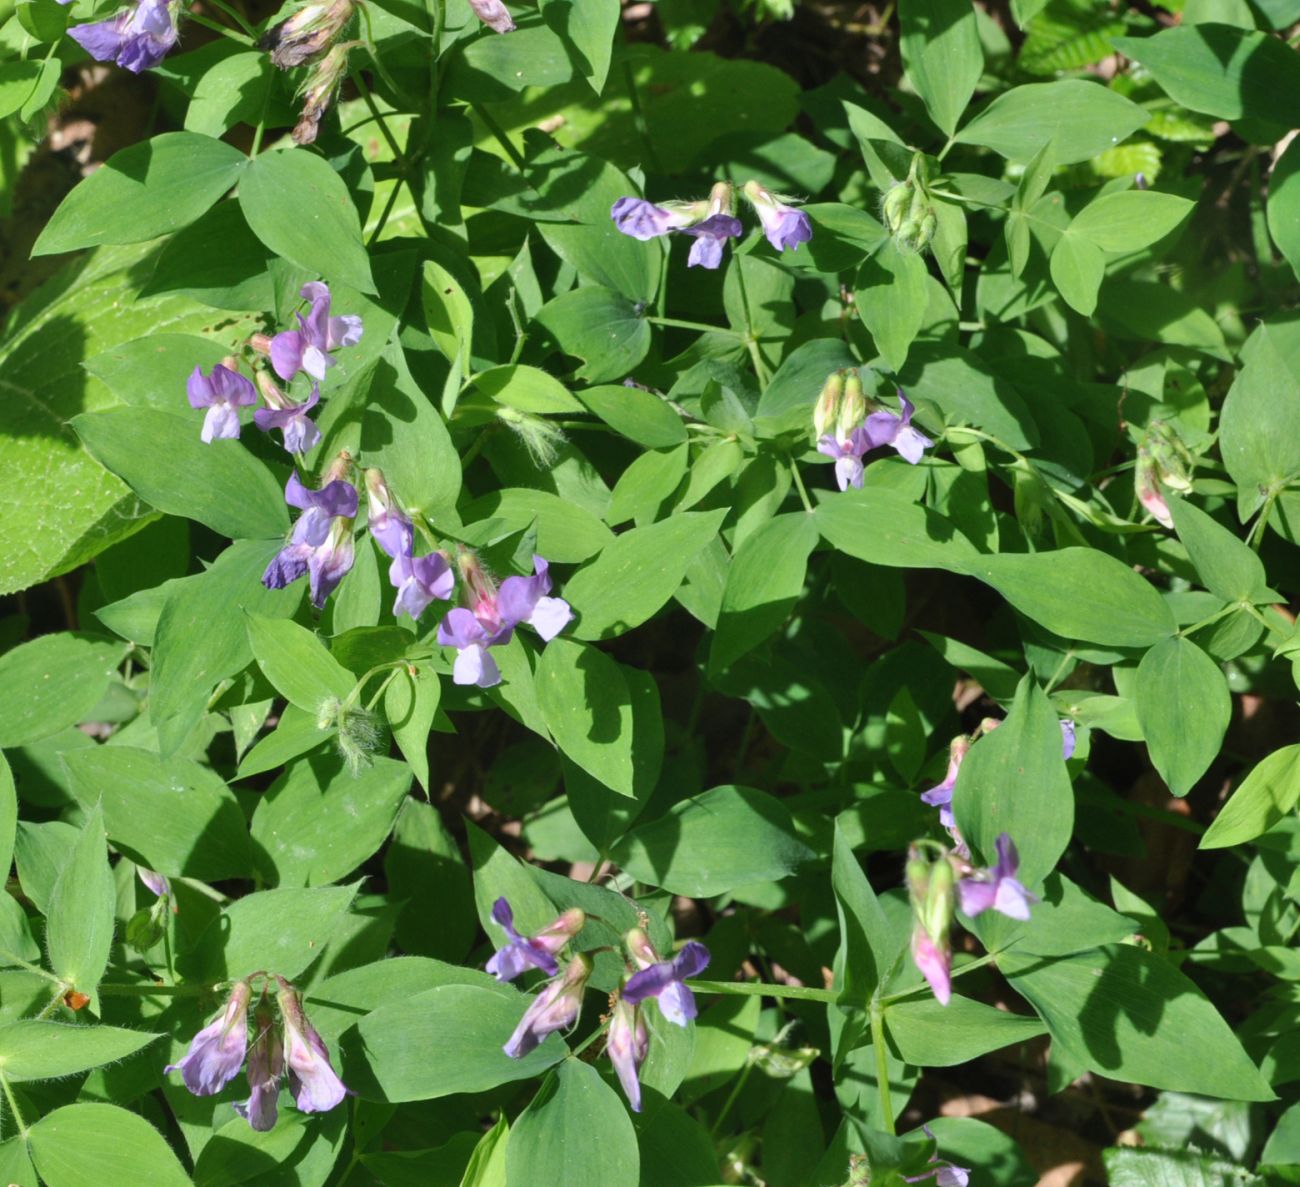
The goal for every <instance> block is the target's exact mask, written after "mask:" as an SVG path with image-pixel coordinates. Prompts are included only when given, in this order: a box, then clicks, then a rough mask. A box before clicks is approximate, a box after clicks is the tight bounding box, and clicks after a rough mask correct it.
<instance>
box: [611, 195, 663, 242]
mask: <svg viewBox="0 0 1300 1187" xmlns="http://www.w3.org/2000/svg"><path fill="white" fill-rule="evenodd" d="M609 214H610V217H611V218H612V219H613V220H614V226H615V227H617V228H618V230H620V231H621V232H622V233H623V234H624V235H630V236H631V237H632V238H633V239H640V240H642V241H643V242H644V241H645V240H648V239H654V238H657V237H658V236H660V235H666V234H668V232H669V231H670V230H672V227H673V216H672V214H671V212H669V211H667V210H664V209H663V207H661V206H656V205H655V204H654V203H653V202H647V201H646V200H645V199H644V198H620V199H619V200H618V201H617V202H615V203H614V205H613V206H612V207H611V208H610V212H609Z"/></svg>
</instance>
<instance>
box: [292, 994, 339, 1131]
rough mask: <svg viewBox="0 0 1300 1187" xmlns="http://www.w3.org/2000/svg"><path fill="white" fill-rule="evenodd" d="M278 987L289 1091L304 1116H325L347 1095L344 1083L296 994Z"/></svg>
mask: <svg viewBox="0 0 1300 1187" xmlns="http://www.w3.org/2000/svg"><path fill="white" fill-rule="evenodd" d="M276 980H277V981H279V983H280V992H279V995H278V997H279V1002H280V1017H281V1018H282V1019H283V1020H284V1061H285V1064H286V1066H287V1067H288V1069H289V1090H290V1091H291V1092H292V1093H293V1099H294V1103H295V1104H296V1105H297V1106H298V1108H299V1109H300V1110H301V1111H302V1112H304V1113H325V1112H328V1111H329V1110H330V1109H332V1108H334V1106H335V1105H337V1104H340V1103H341V1102H342V1100H343V1098H344V1097H345V1096H347V1094H348V1090H347V1088H345V1087H344V1085H343V1081H342V1080H340V1079H339V1078H338V1075H337V1073H336V1072H335V1071H334V1068H333V1067H331V1066H330V1057H329V1051H328V1050H327V1049H326V1047H325V1043H324V1041H323V1040H322V1039H321V1037H320V1035H318V1034H317V1033H316V1029H315V1027H313V1026H312V1024H311V1023H310V1022H308V1021H307V1017H306V1015H305V1014H304V1013H303V1012H302V999H301V997H300V996H299V994H298V991H297V990H296V989H294V988H293V987H292V986H291V985H289V984H288V982H286V981H285V980H284V978H283V977H276Z"/></svg>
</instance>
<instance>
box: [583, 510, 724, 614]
mask: <svg viewBox="0 0 1300 1187" xmlns="http://www.w3.org/2000/svg"><path fill="white" fill-rule="evenodd" d="M725 516H726V512H725V510H719V511H695V512H689V511H688V512H685V513H678V514H676V515H674V516H672V517H671V518H670V519H665V520H663V521H662V522H660V523H653V524H649V525H648V526H646V527H642V528H633V529H632V530H631V531H628V532H624V533H623V534H622V535H620V536H617V537H615V538H614V540H613V541H612V542H611V543H609V544H607V545H606V546H605V548H604V549H603V550H602V551H601V553H600V555H599V556H598V557H597V558H596V559H595V560H594V561H593V562H592V563H591V564H589V565H587V566H586V567H585V568H583V569H581V570H580V571H579V572H578V573H576V574H575V575H574V576H573V577H572V578H571V579H570V580H569V581H568V582H567V583H566V584H565V587H564V596H565V598H566V600H567V601H568V602H569V604H570V605H571V606H572V607H573V609H574V610H575V611H576V612H577V615H578V621H577V625H576V626H575V627H574V628H573V629H572V630H571V631H570V632H569V633H570V634H572V635H573V637H574V638H577V639H608V638H612V637H614V636H617V635H622V634H626V632H628V631H629V630H631V629H632V628H633V627H638V626H640V625H641V624H642V623H643V622H645V621H646V620H647V619H648V618H650V617H651V616H652V615H654V614H655V613H656V612H657V611H658V610H659V609H660V608H661V607H662V606H663V605H664V604H665V603H666V602H667V601H668V600H669V599H670V598H671V597H672V596H673V594H675V593H676V592H677V589H678V587H679V586H680V585H681V583H682V581H683V580H684V578H685V576H686V570H687V569H688V568H690V565H691V562H692V561H693V560H694V559H695V557H696V556H697V555H698V554H699V552H700V551H701V549H703V548H704V547H705V546H706V545H707V544H708V543H709V541H711V540H713V539H714V538H715V537H716V536H717V533H718V529H719V528H720V527H721V526H722V521H723V519H724V518H725Z"/></svg>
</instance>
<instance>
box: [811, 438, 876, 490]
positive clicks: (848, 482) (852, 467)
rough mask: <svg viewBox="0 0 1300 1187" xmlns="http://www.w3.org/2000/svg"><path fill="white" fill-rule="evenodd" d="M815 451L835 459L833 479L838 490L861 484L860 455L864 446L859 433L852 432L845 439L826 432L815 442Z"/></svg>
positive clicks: (863, 451) (864, 450) (861, 468)
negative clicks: (842, 439)
mask: <svg viewBox="0 0 1300 1187" xmlns="http://www.w3.org/2000/svg"><path fill="white" fill-rule="evenodd" d="M817 452H818V453H820V454H824V455H825V456H826V457H832V458H834V459H835V481H836V483H837V484H838V486H839V488H840V490H848V488H849V487H851V486H852V487H860V486H861V485H862V474H863V467H862V455H863V454H864V453H866V448H865V446H864V445H863V443H862V441H861V438H860V434H858V433H853V434H852V435H851V436H850V437H849V439H848V440H847V441H841V440H839V439H838V438H836V437H832V436H830V435H829V434H827V435H826V436H825V437H822V438H821V439H820V440H819V441H818V442H817Z"/></svg>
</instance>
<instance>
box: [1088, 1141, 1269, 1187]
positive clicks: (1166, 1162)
mask: <svg viewBox="0 0 1300 1187" xmlns="http://www.w3.org/2000/svg"><path fill="white" fill-rule="evenodd" d="M1101 1154H1102V1158H1103V1159H1104V1160H1105V1164H1106V1182H1107V1183H1109V1184H1110V1187H1228V1185H1230V1184H1232V1183H1240V1184H1241V1187H1252V1185H1254V1184H1258V1183H1262V1182H1265V1180H1263V1179H1260V1178H1258V1177H1256V1176H1255V1175H1253V1174H1251V1173H1250V1171H1248V1170H1247V1169H1246V1168H1245V1167H1244V1166H1243V1165H1242V1164H1241V1162H1240V1161H1233V1162H1225V1161H1223V1160H1222V1159H1219V1158H1215V1157H1213V1156H1211V1155H1209V1154H1203V1153H1201V1151H1199V1150H1197V1149H1196V1148H1195V1147H1191V1148H1189V1149H1185V1150H1145V1149H1144V1150H1126V1149H1118V1148H1115V1149H1110V1150H1103V1151H1102V1152H1101Z"/></svg>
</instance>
